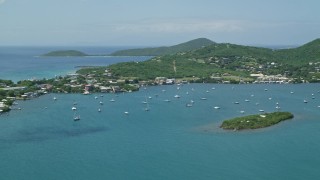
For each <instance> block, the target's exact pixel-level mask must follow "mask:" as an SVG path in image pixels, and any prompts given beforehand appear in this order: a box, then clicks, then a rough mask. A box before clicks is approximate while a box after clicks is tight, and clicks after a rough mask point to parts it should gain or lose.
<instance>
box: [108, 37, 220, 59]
mask: <svg viewBox="0 0 320 180" xmlns="http://www.w3.org/2000/svg"><path fill="white" fill-rule="evenodd" d="M212 44H215V43H214V42H213V41H211V40H209V39H206V38H198V39H195V40H191V41H188V42H185V43H181V44H178V45H174V46H169V47H156V48H142V49H129V50H121V51H116V52H114V53H112V54H111V55H112V56H160V55H167V54H175V53H178V52H186V51H191V50H195V49H199V48H202V47H204V46H208V45H212Z"/></svg>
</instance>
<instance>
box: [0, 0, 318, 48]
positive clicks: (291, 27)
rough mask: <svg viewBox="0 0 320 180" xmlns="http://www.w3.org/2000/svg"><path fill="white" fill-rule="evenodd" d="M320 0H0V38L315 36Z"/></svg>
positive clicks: (160, 40)
mask: <svg viewBox="0 0 320 180" xmlns="http://www.w3.org/2000/svg"><path fill="white" fill-rule="evenodd" d="M319 7H320V1H319V0H0V45H1V46H38V45H39V46H69V45H70V46H75V45H79V46H168V45H175V44H179V43H182V42H186V41H189V40H192V39H196V38H200V37H204V38H208V39H210V40H212V41H215V42H218V43H234V44H240V45H302V44H305V43H307V42H310V41H312V40H314V39H317V38H320V13H319Z"/></svg>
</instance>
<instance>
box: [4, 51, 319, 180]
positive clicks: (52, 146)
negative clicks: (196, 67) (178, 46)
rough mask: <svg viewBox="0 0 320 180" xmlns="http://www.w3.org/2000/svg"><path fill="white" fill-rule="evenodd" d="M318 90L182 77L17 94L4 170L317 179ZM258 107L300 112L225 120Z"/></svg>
mask: <svg viewBox="0 0 320 180" xmlns="http://www.w3.org/2000/svg"><path fill="white" fill-rule="evenodd" d="M22 54H24V53H22ZM22 56H24V55H22ZM57 61H58V60H57ZM48 64H50V63H48ZM76 64H77V63H76ZM46 65H47V64H46ZM31 69H32V68H31ZM57 69H59V68H57ZM24 70H25V69H24ZM24 70H23V71H24ZM34 70H36V69H34ZM39 71H42V69H41V68H40V70H39ZM16 72H17V71H14V73H13V76H15V74H16ZM44 74H46V73H44ZM319 90H320V86H319V84H282V85H279V84H242V85H231V84H182V85H180V86H177V85H168V86H154V87H146V88H141V89H140V91H138V92H134V93H124V94H122V93H121V94H91V95H82V94H47V95H44V96H41V97H39V98H36V99H32V100H28V101H18V105H16V106H17V107H19V108H21V110H12V111H11V112H10V113H7V114H1V115H0V128H1V131H0V160H1V161H0V167H1V168H0V174H1V178H2V179H33V180H38V179H49V180H50V179H52V180H53V179H65V180H69V179H70V180H71V179H79V180H82V179H133V180H136V179H137V180H138V179H139V180H141V179H142V180H143V179H146V180H147V179H148V180H160V179H168V180H171V179H172V180H175V179H186V180H189V179H190V180H191V179H192V180H193V179H200V180H202V179H204V180H206V179H210V180H211V179H249V180H250V179H252V180H256V179H279V180H282V179H293V180H295V179H297V180H298V179H318V178H319V177H320V172H319V171H318V165H319V164H320V157H319V156H318V152H319V151H320V131H319V129H320V121H319V116H320V108H319V105H320V102H319V98H320V93H319ZM175 95H179V96H180V98H175V97H174V96H175ZM54 97H56V98H57V100H53V98H54ZM112 99H113V100H114V101H110V100H112ZM304 100H306V101H307V102H308V103H304ZM100 101H101V102H103V105H101V104H100ZM191 101H193V102H194V103H193V105H192V106H191V107H187V106H186V104H188V103H190V102H191ZM144 102H147V104H148V107H149V108H150V110H149V111H145V108H146V104H145V103H144ZM235 102H238V103H237V104H235ZM74 106H75V107H76V108H77V110H76V111H73V110H72V109H71V108H72V107H74ZM276 106H279V107H281V109H276V108H275V107H276ZM214 107H220V109H215V108H214ZM98 109H100V110H101V112H99V111H98ZM260 110H264V111H265V112H273V111H277V110H280V111H289V112H292V113H293V114H294V118H293V119H291V120H287V121H284V122H281V123H279V124H277V125H275V126H272V127H269V128H264V129H258V130H246V131H225V130H222V129H220V128H219V126H220V124H221V123H222V121H223V120H225V119H229V118H232V117H237V116H243V115H249V114H258V113H261V112H260ZM241 111H244V113H243V114H242V113H241ZM124 112H128V113H127V114H125V113H124ZM74 114H77V115H80V116H81V120H80V121H74V120H73V116H74Z"/></svg>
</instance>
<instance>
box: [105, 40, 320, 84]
mask: <svg viewBox="0 0 320 180" xmlns="http://www.w3.org/2000/svg"><path fill="white" fill-rule="evenodd" d="M319 46H320V40H319V39H318V40H315V41H312V42H310V43H307V44H305V45H303V46H300V47H297V48H292V49H281V50H273V49H268V48H260V47H251V46H242V45H235V44H228V43H220V44H217V43H215V44H212V45H208V46H203V47H200V48H198V49H195V50H189V51H186V52H179V53H175V54H167V55H162V56H157V57H154V58H152V59H150V60H147V61H144V62H124V63H117V64H112V65H110V66H108V69H109V70H110V72H112V74H113V77H114V78H122V79H128V78H130V79H133V78H136V79H138V80H154V79H155V78H156V77H167V78H177V79H187V80H189V81H193V82H194V81H196V82H203V81H205V82H222V81H229V82H231V83H239V82H240V81H245V82H253V81H255V80H256V78H255V77H252V76H251V74H264V75H273V76H275V75H281V76H282V77H286V78H290V81H291V82H305V81H308V82H320V72H319V71H320V66H319V64H320V48H319ZM310 62H312V63H310Z"/></svg>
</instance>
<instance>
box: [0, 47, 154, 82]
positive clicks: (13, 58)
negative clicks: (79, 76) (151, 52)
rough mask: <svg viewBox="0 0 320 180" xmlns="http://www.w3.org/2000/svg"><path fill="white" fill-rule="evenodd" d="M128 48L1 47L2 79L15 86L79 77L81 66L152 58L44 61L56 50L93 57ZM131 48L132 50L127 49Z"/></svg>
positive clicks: (59, 59)
mask: <svg viewBox="0 0 320 180" xmlns="http://www.w3.org/2000/svg"><path fill="white" fill-rule="evenodd" d="M125 48H126V47H0V64H1V66H0V68H1V70H0V79H9V80H13V81H14V82H17V81H20V80H26V79H42V78H53V77H55V76H60V75H62V76H63V75H66V74H69V73H75V72H76V70H78V69H79V67H81V66H107V65H110V64H113V63H117V62H128V61H144V60H147V59H150V57H111V56H90V57H41V55H43V54H45V53H48V52H50V51H56V50H70V49H71V50H79V51H82V52H84V53H87V54H89V55H107V54H109V53H111V52H113V51H116V50H121V49H125ZM127 48H129V47H127Z"/></svg>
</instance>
